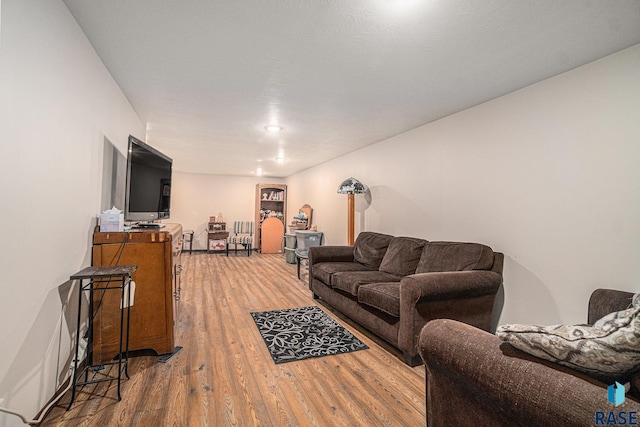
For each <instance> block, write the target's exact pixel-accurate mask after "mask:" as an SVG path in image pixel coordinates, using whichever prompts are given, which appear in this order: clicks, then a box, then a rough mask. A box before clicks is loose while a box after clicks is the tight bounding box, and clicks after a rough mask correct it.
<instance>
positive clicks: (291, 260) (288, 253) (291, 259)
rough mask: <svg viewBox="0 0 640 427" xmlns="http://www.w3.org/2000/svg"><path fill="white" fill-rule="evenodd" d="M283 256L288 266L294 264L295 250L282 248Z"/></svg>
mask: <svg viewBox="0 0 640 427" xmlns="http://www.w3.org/2000/svg"><path fill="white" fill-rule="evenodd" d="M284 256H285V257H286V258H287V262H288V263H289V264H295V263H296V250H295V249H293V248H284Z"/></svg>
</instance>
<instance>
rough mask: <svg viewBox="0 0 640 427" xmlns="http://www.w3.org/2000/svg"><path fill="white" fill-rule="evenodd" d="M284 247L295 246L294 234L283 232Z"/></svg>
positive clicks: (293, 247)
mask: <svg viewBox="0 0 640 427" xmlns="http://www.w3.org/2000/svg"><path fill="white" fill-rule="evenodd" d="M284 240H285V244H284V247H285V248H290V249H295V248H296V235H295V234H285V235H284Z"/></svg>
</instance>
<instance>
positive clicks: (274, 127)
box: [264, 125, 282, 133]
mask: <svg viewBox="0 0 640 427" xmlns="http://www.w3.org/2000/svg"><path fill="white" fill-rule="evenodd" d="M264 128H265V129H266V130H267V131H268V132H274V133H275V132H280V131H281V130H282V126H278V125H268V126H265V127H264Z"/></svg>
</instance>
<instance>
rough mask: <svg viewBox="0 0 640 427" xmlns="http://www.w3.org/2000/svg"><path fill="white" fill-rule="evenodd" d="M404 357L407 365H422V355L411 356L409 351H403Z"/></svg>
mask: <svg viewBox="0 0 640 427" xmlns="http://www.w3.org/2000/svg"><path fill="white" fill-rule="evenodd" d="M402 357H403V358H404V363H406V364H407V365H409V366H411V367H414V366H419V365H422V358H421V357H420V355H419V354H416V355H414V356H411V355H410V354H408V353H407V352H404V351H403V352H402Z"/></svg>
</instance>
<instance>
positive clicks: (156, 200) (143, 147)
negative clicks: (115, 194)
mask: <svg viewBox="0 0 640 427" xmlns="http://www.w3.org/2000/svg"><path fill="white" fill-rule="evenodd" d="M172 163H173V161H172V160H171V158H169V157H167V156H166V155H164V154H162V153H161V152H159V151H158V150H156V149H155V148H153V147H151V146H149V145H147V144H145V143H144V142H142V141H140V140H139V139H137V138H135V137H133V136H129V152H128V155H127V181H126V182H127V184H126V193H125V203H124V206H125V208H124V219H125V220H126V221H142V223H141V224H144V223H145V222H147V223H151V222H152V221H154V220H156V219H167V218H169V213H170V212H169V209H170V206H171V203H170V202H171V166H172Z"/></svg>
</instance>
